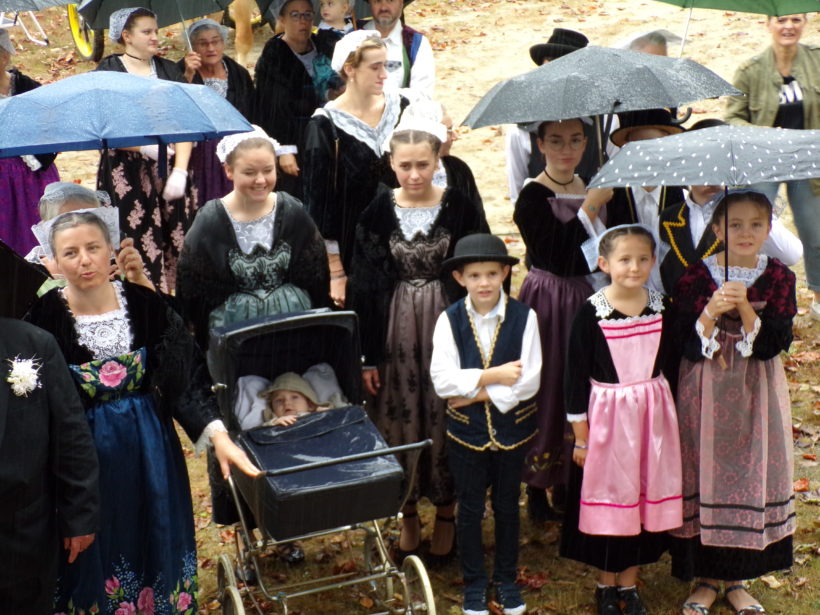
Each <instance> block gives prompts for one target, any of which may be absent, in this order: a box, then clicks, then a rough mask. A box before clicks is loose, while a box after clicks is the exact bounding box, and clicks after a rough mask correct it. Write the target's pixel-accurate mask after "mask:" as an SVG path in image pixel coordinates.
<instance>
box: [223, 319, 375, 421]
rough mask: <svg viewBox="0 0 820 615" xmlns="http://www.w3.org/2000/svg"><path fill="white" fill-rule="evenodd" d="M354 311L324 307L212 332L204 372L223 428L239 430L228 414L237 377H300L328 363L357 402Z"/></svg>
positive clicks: (358, 364)
mask: <svg viewBox="0 0 820 615" xmlns="http://www.w3.org/2000/svg"><path fill="white" fill-rule="evenodd" d="M359 348H360V344H359V328H358V318H357V316H356V314H355V312H332V311H330V310H328V309H326V308H323V309H317V310H308V311H306V312H293V313H290V314H278V315H275V316H263V317H261V318H255V319H252V320H247V321H243V322H241V323H236V324H233V325H229V326H225V327H218V328H216V329H213V330H212V331H211V339H210V344H209V347H208V353H207V359H208V369H209V371H210V373H211V378H212V379H213V383H214V384H213V389H214V392H215V393H216V397H217V403H218V404H219V408H220V411H221V413H222V416H223V419H224V420H225V424H226V425H227V426H228V429H229V430H230V431H232V432H236V431H239V423H238V421H237V419H236V416H235V415H234V412H233V404H234V400H235V398H236V381H237V379H238V378H240V377H241V376H249V375H255V376H262V377H263V378H267V379H269V380H273V379H274V378H275V377H276V376H278V375H279V374H281V373H283V372H288V371H292V372H296V373H299V374H302V373H304V372H305V370H307V369H308V368H309V367H311V366H312V365H315V364H317V363H323V362H324V363H329V364H330V365H331V366H332V367H333V370H334V371H335V372H336V377H337V378H338V380H339V384H340V385H341V387H342V390H343V391H344V394H345V397H347V399H348V400H349V401H350V403H351V404H361V401H362V392H361V386H362V384H361V383H362V376H361V374H362V370H361V351H360V349H359Z"/></svg>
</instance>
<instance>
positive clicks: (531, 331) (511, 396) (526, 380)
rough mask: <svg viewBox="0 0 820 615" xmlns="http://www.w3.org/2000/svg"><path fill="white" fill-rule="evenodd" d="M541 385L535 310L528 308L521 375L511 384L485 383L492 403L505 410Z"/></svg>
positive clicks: (534, 391)
mask: <svg viewBox="0 0 820 615" xmlns="http://www.w3.org/2000/svg"><path fill="white" fill-rule="evenodd" d="M540 385H541V338H540V336H539V334H538V321H537V319H536V316H535V312H533V311H532V310H530V312H529V315H528V316H527V325H526V326H525V328H524V336H523V338H522V341H521V376H520V377H519V378H518V380H517V381H516V383H515V384H513V385H512V386H506V385H503V384H489V385H487V394H488V395H489V397H490V400H491V401H492V402H493V405H494V406H495V407H496V408H498V409H499V410H500V411H501V412H507V411H508V410H510V409H511V408H513V407H515V406H516V405H517V404H518V403H520V402H522V401H524V400H527V399H530V398H531V397H533V396H534V395H535V394H536V393H537V392H538V388H539V387H540Z"/></svg>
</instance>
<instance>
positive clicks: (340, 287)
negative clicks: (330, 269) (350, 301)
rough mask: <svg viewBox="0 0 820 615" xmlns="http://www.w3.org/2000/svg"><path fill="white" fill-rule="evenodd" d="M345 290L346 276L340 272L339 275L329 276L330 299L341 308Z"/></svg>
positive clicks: (343, 302) (343, 303) (343, 304)
mask: <svg viewBox="0 0 820 615" xmlns="http://www.w3.org/2000/svg"><path fill="white" fill-rule="evenodd" d="M346 292H347V276H346V275H344V274H341V275H340V276H339V277H334V276H331V277H330V300H331V301H333V305H335V306H336V307H340V308H343V307H344V306H345V293H346Z"/></svg>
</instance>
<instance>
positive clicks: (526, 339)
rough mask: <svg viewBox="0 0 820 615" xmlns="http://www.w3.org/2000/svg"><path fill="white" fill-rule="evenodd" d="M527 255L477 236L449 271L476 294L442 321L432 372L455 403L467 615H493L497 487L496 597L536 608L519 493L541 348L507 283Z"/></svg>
mask: <svg viewBox="0 0 820 615" xmlns="http://www.w3.org/2000/svg"><path fill="white" fill-rule="evenodd" d="M517 262H518V259H517V258H514V257H511V256H509V255H508V254H507V248H506V246H505V245H504V242H503V241H502V240H501V239H499V238H498V237H495V236H493V235H488V234H475V235H468V236H466V237H463V238H462V239H460V240H459V242H458V243H457V244H456V247H455V251H454V255H453V257H452V258H450V259H448V260H446V261H444V263H443V267H444V268H445V270H451V271H452V275H453V277H454V278H455V280H456V282H458V283H459V284H460V285H461V286H463V287H464V288H465V289H466V290H467V297H465V298H464V299H460V300H459V301H457V302H456V303H454V304H453V305H451V306H450V307H449V308H447V309H446V310H445V311H444V312H443V313H442V314H441V316H439V319H438V321H437V322H436V328H435V331H434V333H433V357H432V361H431V365H430V375H431V377H432V380H433V386H434V387H435V389H436V393H437V394H438V395H439V396H440V397H442V398H445V399H447V400H448V404H447V437H448V458H449V464H450V471H451V472H452V475H453V480H454V482H455V490H456V498H457V500H458V519H457V526H456V531H457V536H458V545H459V556H460V558H461V568H462V573H463V575H464V605H463V607H462V612H463V613H464V615H488V613H489V611H488V608H487V588H488V585H489V582H488V577H487V573H486V571H485V568H484V549H483V546H482V540H481V520H482V517H483V515H484V501H485V498H486V494H487V487H488V486H489V487H491V488H492V505H493V514H494V517H495V566H494V571H493V584H494V586H495V595H496V599H497V600H498V602H499V603H500V604H501V607H502V608H503V611H504V613H505V615H521V614H522V613H524V611H525V610H526V605H525V604H524V601H523V600H522V599H521V593H520V591H519V589H518V587H517V586H516V584H515V578H516V565H517V561H518V528H519V513H518V497H519V485H520V482H521V471H522V467H523V463H524V456H525V454H526V452H527V446H526V445H527V443H528V442H529V441H530V440H531V439H532V437H533V436H534V435H535V433H536V423H535V412H536V407H535V401H534V399H533V398H534V396H535V393H536V392H537V391H538V385H539V382H540V372H541V345H540V341H539V339H540V338H539V336H538V323H537V321H536V317H535V312H533V311H532V310H531V309H530V308H529V307H527V306H526V305H524V304H523V303H520V302H518V301H516V300H515V299H511V298H509V297H508V296H507V295H506V294H505V293H504V291H503V289H502V284H503V282H504V280H505V279H506V278H507V276H508V275H509V274H510V268H511V266H512V265H513V264H515V263H517Z"/></svg>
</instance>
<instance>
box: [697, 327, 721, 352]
mask: <svg viewBox="0 0 820 615" xmlns="http://www.w3.org/2000/svg"><path fill="white" fill-rule="evenodd" d="M704 330H705V329H704V326H703V323H701V322H700V320H696V321H695V331H696V332H697V334H698V337H699V338H700V351H701V354H703V356H704V357H706V358H707V359H712V358H714V356H715V352H717V351H718V350H720V344H718V342H717V334H718V328H717V327H715V328H714V329H713V330H712V336H711V337H708V338H707V337H706V336H705V335H704V334H703V332H704Z"/></svg>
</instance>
